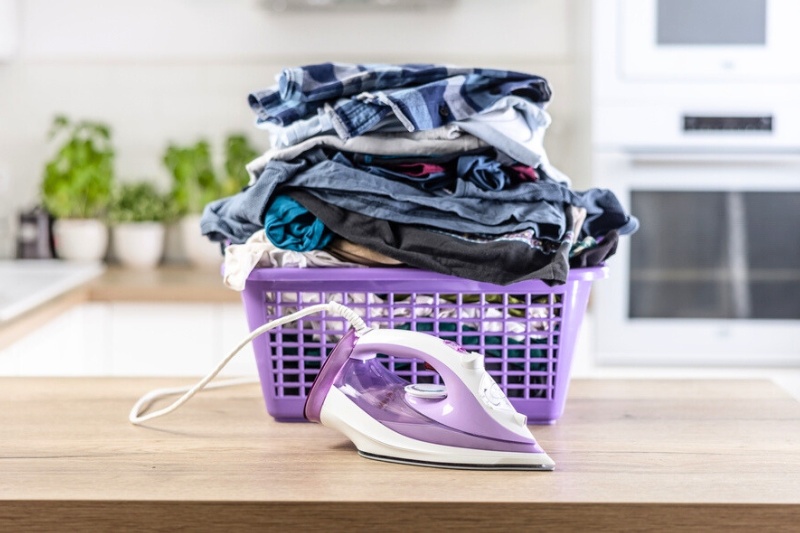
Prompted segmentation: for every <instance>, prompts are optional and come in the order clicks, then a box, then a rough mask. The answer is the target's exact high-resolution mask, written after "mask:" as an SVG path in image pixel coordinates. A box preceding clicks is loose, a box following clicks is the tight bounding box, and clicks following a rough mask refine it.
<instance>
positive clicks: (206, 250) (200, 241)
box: [180, 215, 223, 268]
mask: <svg viewBox="0 0 800 533" xmlns="http://www.w3.org/2000/svg"><path fill="white" fill-rule="evenodd" d="M180 227H181V240H182V241H183V252H184V254H185V255H186V259H188V260H189V263H190V264H191V265H192V266H194V267H198V268H220V266H221V265H222V260H223V257H222V252H221V251H220V244H219V243H218V242H212V241H209V240H208V238H207V237H205V236H204V235H203V234H202V233H200V215H186V216H185V217H183V218H182V219H181V220H180Z"/></svg>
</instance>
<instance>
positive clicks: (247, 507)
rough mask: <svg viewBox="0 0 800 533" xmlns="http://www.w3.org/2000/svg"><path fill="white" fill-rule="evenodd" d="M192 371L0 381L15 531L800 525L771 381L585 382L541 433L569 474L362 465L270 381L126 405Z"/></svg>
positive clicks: (796, 463) (2, 474)
mask: <svg viewBox="0 0 800 533" xmlns="http://www.w3.org/2000/svg"><path fill="white" fill-rule="evenodd" d="M182 384H187V385H190V384H192V383H191V380H186V379H179V378H173V379H164V378H159V379H149V378H148V379H119V378H114V379H108V378H93V379H86V378H3V379H0V398H2V402H1V403H0V405H2V406H3V409H2V411H0V531H32V530H62V531H74V530H92V531H102V530H116V531H122V530H129V529H138V530H147V531H150V530H154V531H158V530H163V531H174V530H177V529H182V528H184V529H186V530H196V531H242V530H251V529H252V530H255V529H257V530H260V531H265V530H282V531H286V530H288V529H289V528H293V529H296V530H311V529H322V530H325V531H331V530H333V531H335V530H348V531H370V530H376V531H377V530H379V531H400V530H412V529H414V528H418V527H421V526H422V527H435V528H436V529H443V530H451V529H459V530H465V529H466V530H473V529H483V530H492V531H494V530H504V529H506V530H508V529H510V528H511V529H512V530H531V531H533V530H542V528H545V529H544V530H545V531H546V530H571V531H581V530H583V531H587V530H592V531H610V530H621V531H665V530H681V531H683V530H709V529H713V530H719V531H732V530H751V531H781V530H785V531H797V524H799V523H800V403H798V402H796V401H795V400H794V399H792V398H791V397H790V396H789V395H787V394H786V393H784V392H783V391H782V390H781V389H779V388H778V387H777V386H775V385H773V384H772V383H770V382H768V381H746V380H721V381H669V380H639V381H621V380H576V381H574V382H573V383H572V385H571V390H570V395H569V400H568V403H567V407H566V412H565V415H564V417H563V418H562V419H561V420H559V422H558V423H557V424H554V425H551V426H532V427H531V429H532V431H533V433H534V435H535V436H536V438H537V440H538V441H539V442H540V444H541V445H542V446H543V447H544V449H545V450H546V451H547V452H548V453H549V454H550V455H551V456H552V457H553V459H554V460H555V461H556V463H557V467H556V470H555V471H554V472H480V471H460V470H445V469H435V468H425V467H417V466H406V465H396V464H389V463H382V462H377V461H371V460H367V459H363V458H361V457H359V456H358V455H357V454H356V452H355V449H354V448H353V446H352V445H351V444H350V443H349V441H347V440H346V439H345V438H344V437H342V436H340V435H339V434H337V433H335V432H334V431H332V430H329V429H327V428H324V427H322V426H319V425H315V424H308V423H290V424H287V423H278V422H274V421H273V420H272V419H271V418H270V417H269V415H267V413H266V411H265V409H264V406H263V403H262V398H261V392H260V388H259V387H258V385H256V384H253V385H245V386H239V387H234V388H226V389H217V390H211V391H208V392H204V393H202V394H201V395H199V396H198V397H196V398H194V399H192V400H191V401H190V402H189V403H188V404H187V405H186V406H184V407H183V408H182V409H180V410H178V411H176V412H175V413H173V414H171V415H168V416H166V417H164V418H160V419H156V420H154V421H152V422H150V423H148V424H147V426H146V427H137V426H133V425H131V424H130V423H129V422H128V420H127V416H128V411H129V410H130V408H131V407H132V405H133V403H134V402H135V401H136V400H137V399H138V398H139V396H141V395H142V394H144V393H145V392H147V391H149V390H151V389H153V388H157V387H164V386H174V385H182Z"/></svg>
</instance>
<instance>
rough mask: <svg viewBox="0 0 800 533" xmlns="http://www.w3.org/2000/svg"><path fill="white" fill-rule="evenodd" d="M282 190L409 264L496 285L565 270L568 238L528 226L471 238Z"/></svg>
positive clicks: (554, 280)
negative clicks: (549, 237) (533, 232)
mask: <svg viewBox="0 0 800 533" xmlns="http://www.w3.org/2000/svg"><path fill="white" fill-rule="evenodd" d="M281 192H282V193H283V194H288V195H289V196H290V197H292V198H293V199H295V200H296V201H297V202H299V203H300V204H302V205H303V206H304V207H305V208H306V209H308V210H309V211H310V212H311V213H312V214H313V215H314V216H316V217H317V218H318V219H320V220H321V221H322V223H323V224H325V226H327V227H328V229H330V230H331V231H333V232H334V233H336V234H338V235H340V236H341V237H344V238H345V239H347V240H349V241H352V242H354V243H357V244H360V245H362V246H365V247H366V248H369V249H370V250H373V251H376V252H379V253H382V254H384V255H386V256H388V257H391V258H392V259H396V260H398V261H401V262H403V263H405V264H406V265H408V266H412V267H416V268H421V269H424V270H429V271H432V272H439V273H442V274H449V275H452V276H458V277H461V278H465V279H471V280H475V281H485V282H488V283H494V284H497V285H509V284H511V283H515V282H518V281H523V280H529V279H540V280H542V281H544V282H545V283H547V284H548V285H557V284H561V283H564V282H565V281H566V279H567V274H568V273H569V250H570V245H571V243H570V242H569V241H565V242H561V243H556V242H552V241H542V240H538V239H534V238H531V236H530V235H528V234H527V233H528V232H519V233H515V234H507V235H502V236H494V237H492V238H491V239H483V240H476V239H473V238H470V237H469V236H465V237H460V236H455V235H453V234H449V233H443V232H438V231H436V230H434V229H427V228H423V227H420V226H415V225H408V224H401V223H396V222H390V221H387V220H382V219H378V218H372V217H369V216H366V215H362V214H359V213H355V212H352V211H348V210H345V209H342V208H340V207H337V206H334V205H331V204H328V203H326V202H324V201H323V200H320V199H319V198H317V197H316V196H314V195H312V194H309V193H308V192H306V191H304V190H302V189H289V188H286V189H283V190H282V191H281ZM569 225H571V220H570V221H569ZM568 227H569V226H568Z"/></svg>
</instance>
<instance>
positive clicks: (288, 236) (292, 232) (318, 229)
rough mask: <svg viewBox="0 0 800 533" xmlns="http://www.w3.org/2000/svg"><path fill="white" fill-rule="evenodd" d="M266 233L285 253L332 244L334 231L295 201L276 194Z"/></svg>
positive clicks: (265, 217) (271, 204)
mask: <svg viewBox="0 0 800 533" xmlns="http://www.w3.org/2000/svg"><path fill="white" fill-rule="evenodd" d="M264 231H265V232H266V234H267V238H268V239H269V241H270V242H271V243H272V244H274V245H275V246H277V247H278V248H282V249H284V250H293V251H295V252H310V251H312V250H321V249H322V248H325V247H326V246H327V245H328V244H330V242H331V240H332V239H333V232H332V231H331V230H329V229H328V228H326V227H325V225H324V224H323V223H322V221H320V220H319V219H318V218H317V217H315V216H314V215H312V214H311V213H310V212H309V211H308V210H307V209H306V208H305V207H303V206H302V205H300V203H298V202H296V201H295V200H293V199H292V198H290V197H288V196H286V195H283V194H279V195H277V196H276V197H275V198H274V199H273V200H272V202H271V203H270V205H269V207H268V208H267V212H266V214H265V215H264Z"/></svg>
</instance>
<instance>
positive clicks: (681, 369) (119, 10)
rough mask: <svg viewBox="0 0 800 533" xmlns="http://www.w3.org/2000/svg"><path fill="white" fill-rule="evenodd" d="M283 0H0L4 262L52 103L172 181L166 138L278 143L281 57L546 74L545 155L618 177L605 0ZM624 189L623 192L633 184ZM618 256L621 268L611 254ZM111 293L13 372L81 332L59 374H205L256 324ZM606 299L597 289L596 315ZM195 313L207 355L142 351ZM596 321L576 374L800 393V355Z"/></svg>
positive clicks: (34, 185) (178, 253)
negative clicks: (253, 98)
mask: <svg viewBox="0 0 800 533" xmlns="http://www.w3.org/2000/svg"><path fill="white" fill-rule="evenodd" d="M288 4H289V8H288V9H283V8H285V7H286V5H287V2H282V1H278V0H276V1H269V0H226V1H223V0H137V1H135V2H132V1H129V0H125V1H116V2H106V1H102V0H61V1H48V0H0V259H3V258H5V259H8V258H12V257H13V255H14V243H15V237H16V232H17V218H18V215H19V213H20V211H22V210H26V209H29V208H30V207H32V206H33V205H34V204H35V203H36V202H37V200H38V198H37V195H38V187H39V184H40V181H41V178H42V172H43V167H44V164H45V161H46V160H47V159H48V158H49V157H50V156H51V155H52V150H53V147H52V146H50V145H49V144H48V142H47V132H48V130H49V128H50V125H51V123H52V120H53V117H54V116H55V115H56V114H64V115H67V116H69V117H71V118H75V119H91V120H98V121H102V122H106V123H108V124H110V125H111V127H112V129H113V138H114V145H115V147H116V153H117V157H116V167H115V170H116V177H117V179H118V180H119V181H123V182H124V181H132V180H139V179H148V180H152V181H153V182H154V183H156V184H158V185H159V186H161V187H162V188H167V187H168V184H169V179H170V178H169V175H168V173H167V170H166V169H165V168H164V166H163V164H162V163H161V158H162V156H163V153H164V151H165V149H166V147H167V145H168V144H169V143H170V142H176V143H180V144H190V143H193V142H195V141H197V140H199V139H201V138H202V139H207V140H209V141H210V142H211V143H212V146H213V147H219V146H221V141H222V139H223V138H224V137H225V136H226V135H228V134H230V133H233V132H243V133H245V134H246V135H247V136H248V137H249V138H250V140H251V141H252V143H253V144H254V145H255V146H256V147H258V148H259V149H266V148H268V142H267V136H266V132H263V131H260V130H257V129H256V128H255V127H254V117H253V113H252V111H251V110H250V109H249V107H248V106H247V102H246V96H247V94H248V93H249V92H250V91H252V90H254V89H260V88H264V87H266V86H268V85H270V84H272V83H273V81H274V78H275V75H276V74H277V73H278V72H279V71H280V70H281V68H283V67H287V66H294V65H301V64H310V63H317V62H326V61H341V62H361V63H369V62H385V63H402V62H431V63H450V64H458V65H464V66H486V67H494V68H501V69H511V70H518V71H523V72H531V73H535V74H539V75H542V76H544V77H545V78H547V79H548V81H549V82H550V84H551V86H552V88H553V92H554V97H553V100H552V103H551V104H550V106H549V108H548V111H549V112H550V114H551V116H552V118H553V122H552V125H551V126H550V128H549V129H548V133H547V136H546V138H545V146H546V148H547V151H548V155H549V156H550V160H551V161H552V162H553V163H554V164H555V165H556V166H557V167H558V168H559V169H561V170H562V171H563V172H565V173H566V174H567V175H569V176H570V177H571V178H572V182H573V186H574V188H576V189H585V188H588V187H591V186H597V185H598V184H603V185H604V186H609V187H610V188H614V183H613V180H612V181H611V182H609V181H608V179H607V178H608V176H602V175H598V167H597V165H596V159H595V155H596V154H594V153H593V146H594V145H593V138H592V131H593V130H592V117H593V112H594V111H595V109H594V107H593V104H594V103H596V102H593V99H595V98H596V94H593V89H592V87H593V84H594V83H596V81H597V80H596V73H595V78H594V79H593V71H592V66H593V62H592V46H593V45H592V42H593V41H592V24H593V18H592V9H593V4H596V5H594V9H595V10H597V9H603V8H604V5H605V6H606V7H607V6H608V5H609V4H608V2H607V1H606V2H602V1H601V2H598V3H593V2H590V1H589V0H504V1H503V2H490V1H487V0H442V1H434V0H430V1H424V0H419V1H410V0H408V1H403V0H400V1H397V2H391V1H384V2H375V3H374V5H369V6H368V5H366V4H367V2H350V3H349V5H346V6H344V7H341V6H339V7H337V8H335V9H332V8H328V7H325V5H324V4H326V2H308V4H317V6H316V7H314V8H309V7H308V5H306V6H305V8H303V9H292V6H291V4H292V2H291V1H289V2H288ZM354 4H355V5H354ZM400 4H402V5H400ZM595 12H596V11H595ZM595 18H596V17H595ZM595 22H596V21H595ZM597 129H598V125H597V124H595V130H594V131H595V132H596V131H597ZM594 141H595V142H596V139H595V140H594ZM215 156H216V157H219V156H220V154H215ZM620 196H621V199H622V200H623V201H625V202H627V201H628V197H627V191H624V192H623V191H621V194H620ZM178 241H179V239H178V237H177V236H176V235H175V234H174V232H172V234H170V235H168V243H167V252H166V260H167V261H171V262H179V261H181V260H182V259H183V257H182V250H181V247H180V243H179V242H178ZM623 257H624V256H623ZM610 264H611V267H612V270H611V275H612V277H613V276H614V275H615V268H616V265H615V261H614V259H612V261H611V263H610ZM621 270H622V271H623V272H625V271H626V269H625V268H622V269H621ZM598 283H603V282H598ZM164 305H166V304H164ZM104 306H105V307H104ZM104 306H103V305H95V306H92V305H88V306H84V307H82V308H81V309H80V310H76V311H75V312H74V313H72V314H71V315H69V316H65V317H62V318H61V319H60V322H58V323H54V324H50V325H48V326H47V327H48V328H51V333H52V334H47V335H37V337H38V338H37V340H35V341H34V340H26V341H23V342H22V343H18V344H19V345H18V346H16V347H15V348H14V349H13V350H12V352H8V351H7V352H8V353H6V357H5V361H1V360H0V368H5V371H6V372H9V373H26V372H28V371H30V368H32V367H30V366H26V365H29V363H26V362H25V361H24V360H23V357H22V353H31V351H39V352H42V353H44V352H47V351H50V350H52V349H54V347H53V346H49V345H47V342H51V343H52V342H58V344H59V345H61V346H63V345H64V343H63V340H64V335H68V336H70V340H69V342H71V343H72V345H73V346H75V347H76V348H75V351H76V352H80V353H83V354H84V356H81V357H82V358H81V361H80V363H79V364H76V363H74V362H69V360H68V359H65V362H64V363H63V364H62V365H61V366H59V367H53V368H51V369H49V370H48V371H49V372H50V373H53V374H78V373H95V374H97V373H112V374H125V373H128V374H130V373H134V374H136V373H163V374H176V373H182V372H188V373H196V374H200V373H204V372H205V371H206V370H207V369H208V368H209V365H210V364H211V362H213V361H216V360H218V359H219V358H220V357H221V356H222V354H223V353H224V352H223V348H224V349H227V347H229V346H231V345H232V344H233V343H234V342H235V341H236V340H238V338H239V336H240V334H241V335H243V334H244V332H245V324H244V321H243V317H242V315H241V310H240V309H239V308H238V307H234V306H213V307H212V306H208V307H207V308H201V306H188V305H187V306H185V307H171V308H170V309H169V311H168V314H169V315H170V316H171V317H172V318H171V322H169V324H168V325H161V323H160V322H159V323H146V322H145V321H146V316H147V315H151V316H152V314H153V313H158V310H157V309H156V307H157V306H155V305H150V306H146V308H142V307H137V306H132V305H128V306H127V307H126V306H117V307H116V308H114V309H111V311H110V312H109V307H113V305H110V304H104ZM602 312H603V308H602V307H601V306H600V304H598V303H597V302H595V301H593V302H592V306H591V314H594V315H596V314H598V313H602ZM109 317H111V318H109ZM114 317H116V318H114ZM120 317H124V318H125V320H122V321H120ZM125 321H127V322H125ZM123 322H124V323H125V324H126V325H125V326H124V327H120V326H119V324H121V323H123ZM112 323H113V324H117V326H115V328H116V329H115V332H116V333H115V334H114V335H113V336H111V333H109V331H110V329H111V328H110V327H106V326H107V325H108V324H112ZM199 323H202V324H207V325H208V326H209V328H208V329H210V330H217V331H221V332H224V333H220V334H219V335H216V336H214V337H213V338H208V339H205V341H207V342H204V346H205V347H204V350H206V352H207V354H205V355H203V356H202V357H197V358H196V359H197V364H196V365H195V366H191V367H188V368H187V367H185V366H183V367H181V366H180V365H177V364H176V365H173V366H170V364H169V363H168V362H165V361H166V358H163V357H158V354H150V355H148V354H145V353H143V352H148V351H149V352H152V351H153V350H152V349H150V350H146V349H143V348H142V347H141V346H140V344H141V340H140V339H139V338H138V337H139V335H137V332H139V331H141V330H142V329H146V330H147V329H149V330H150V331H151V333H152V336H153V337H154V338H156V337H158V338H170V336H172V337H174V332H175V331H180V330H181V329H182V328H192V329H194V330H195V331H197V330H198V328H197V324H199ZM200 329H201V330H202V328H200ZM592 330H593V321H592V320H591V319H589V320H587V323H585V324H584V329H583V330H582V334H581V346H580V349H579V352H580V353H579V356H578V357H577V359H576V368H575V372H574V375H577V376H617V375H628V376H629V375H641V376H643V377H654V376H665V377H673V376H688V375H691V376H704V375H714V376H723V377H743V376H744V377H750V376H758V377H762V376H763V377H776V379H778V380H779V381H781V382H782V383H784V384H786V385H787V387H788V388H790V389H791V390H793V391H795V392H797V391H800V386H798V385H797V383H798V378H797V372H798V371H797V370H796V369H797V366H798V361H800V354H798V353H796V354H795V355H796V356H797V357H796V358H795V360H794V361H795V362H792V361H791V360H790V361H788V362H787V361H783V362H782V364H780V365H777V366H776V365H760V364H757V363H755V364H753V363H751V364H747V365H741V364H739V362H737V363H736V364H730V365H729V364H726V363H725V361H724V360H722V361H720V360H715V361H713V364H711V365H706V364H704V363H707V362H708V361H705V362H704V361H703V360H702V359H701V360H698V361H697V362H696V364H691V365H686V364H683V365H680V366H672V365H664V364H663V360H657V361H655V362H652V361H647V358H646V357H645V358H643V360H642V363H643V364H642V365H639V364H636V362H635V361H634V362H633V363H632V362H631V361H630V360H626V361H624V363H625V364H623V365H620V364H616V365H615V364H604V363H603V361H598V360H597V359H596V357H595V355H594V354H595V352H596V351H597V350H596V345H595V339H594V336H593V331H592ZM54 331H55V332H56V333H53V332H54ZM676 335H680V332H677V331H676ZM47 338H50V339H55V338H58V339H60V340H58V341H54V340H50V341H48V340H47ZM26 342H27V343H28V344H25V343H26ZM43 343H44V344H43ZM137 343H139V344H137ZM167 344H168V345H169V346H167V347H165V348H164V349H163V350H164V351H166V352H176V353H179V352H180V351H181V350H182V348H181V346H180V340H177V339H176V340H174V341H167ZM108 350H112V351H114V352H115V353H116V354H122V355H120V359H122V360H129V361H135V362H131V363H126V364H121V365H120V364H116V363H115V364H116V366H113V365H112V366H113V368H112V366H109V364H110V363H108V362H107V361H106V359H104V358H105V357H107V356H106V355H104V354H105V352H106V351H108ZM645 351H646V348H645ZM9 353H11V355H8V354H9ZM85 354H89V355H85ZM125 354H130V357H127V356H125ZM245 357H246V356H245ZM245 357H241V358H240V359H244V358H245ZM150 360H152V362H148V361H150ZM611 363H614V361H611ZM617 363H619V362H617ZM659 365H660V366H659ZM26 368H28V370H26ZM147 369H150V370H147ZM249 371H252V367H251V366H249V363H247V362H241V363H239V366H235V367H234V368H233V369H232V370H231V373H237V372H249Z"/></svg>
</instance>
